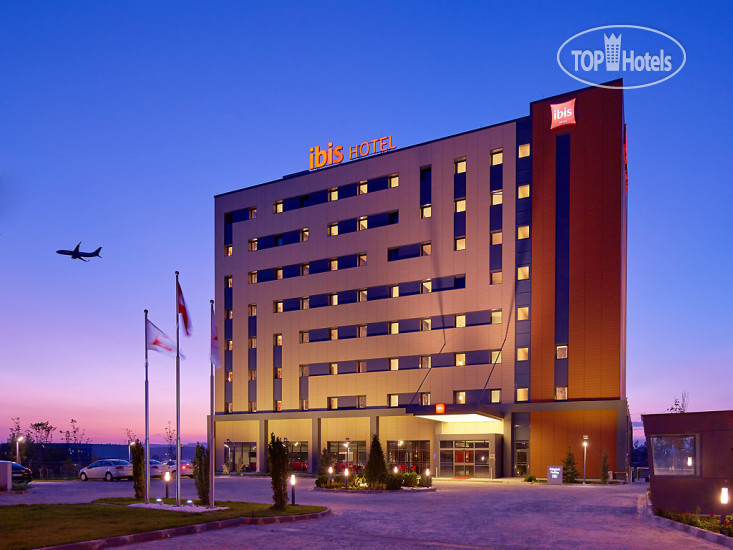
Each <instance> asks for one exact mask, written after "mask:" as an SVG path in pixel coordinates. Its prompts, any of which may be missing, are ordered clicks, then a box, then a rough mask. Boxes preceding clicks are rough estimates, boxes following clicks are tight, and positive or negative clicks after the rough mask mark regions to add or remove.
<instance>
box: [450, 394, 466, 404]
mask: <svg viewBox="0 0 733 550" xmlns="http://www.w3.org/2000/svg"><path fill="white" fill-rule="evenodd" d="M453 403H455V404H456V405H465V404H466V392H465V391H454V392H453Z"/></svg>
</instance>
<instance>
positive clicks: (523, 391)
mask: <svg viewBox="0 0 733 550" xmlns="http://www.w3.org/2000/svg"><path fill="white" fill-rule="evenodd" d="M517 401H529V388H517Z"/></svg>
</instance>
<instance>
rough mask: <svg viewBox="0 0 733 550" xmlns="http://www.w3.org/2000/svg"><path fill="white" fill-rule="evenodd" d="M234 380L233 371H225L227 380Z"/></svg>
mask: <svg viewBox="0 0 733 550" xmlns="http://www.w3.org/2000/svg"><path fill="white" fill-rule="evenodd" d="M232 380H234V373H233V372H232V371H229V372H227V382H231V381H232Z"/></svg>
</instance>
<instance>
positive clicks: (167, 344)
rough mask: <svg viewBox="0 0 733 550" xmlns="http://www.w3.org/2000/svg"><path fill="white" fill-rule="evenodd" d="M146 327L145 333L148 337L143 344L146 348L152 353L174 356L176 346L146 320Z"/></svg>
mask: <svg viewBox="0 0 733 550" xmlns="http://www.w3.org/2000/svg"><path fill="white" fill-rule="evenodd" d="M146 321H147V327H146V329H147V330H146V332H147V335H148V341H147V342H146V343H145V345H146V347H147V348H148V349H149V350H152V351H159V352H161V353H165V354H166V355H170V356H172V357H175V356H176V344H175V342H174V341H173V340H171V339H170V338H168V336H166V334H165V332H163V331H162V330H160V329H159V328H158V327H156V326H155V325H154V324H153V323H151V322H150V320H148V319H146Z"/></svg>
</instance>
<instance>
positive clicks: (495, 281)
mask: <svg viewBox="0 0 733 550" xmlns="http://www.w3.org/2000/svg"><path fill="white" fill-rule="evenodd" d="M501 279H502V276H501V271H492V272H491V284H492V285H500V284H501Z"/></svg>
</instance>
